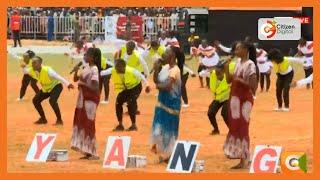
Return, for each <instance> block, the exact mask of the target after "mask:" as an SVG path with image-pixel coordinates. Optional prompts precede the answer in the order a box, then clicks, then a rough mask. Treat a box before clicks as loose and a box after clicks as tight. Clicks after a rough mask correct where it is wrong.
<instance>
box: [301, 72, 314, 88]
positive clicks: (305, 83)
mask: <svg viewBox="0 0 320 180" xmlns="http://www.w3.org/2000/svg"><path fill="white" fill-rule="evenodd" d="M312 81H313V74H311V75H310V76H308V77H307V78H305V79H301V80H299V81H297V87H301V86H304V85H307V84H310V83H312Z"/></svg>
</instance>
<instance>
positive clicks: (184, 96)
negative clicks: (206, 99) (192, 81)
mask: <svg viewBox="0 0 320 180" xmlns="http://www.w3.org/2000/svg"><path fill="white" fill-rule="evenodd" d="M188 77H189V73H187V74H184V75H182V78H181V82H182V83H181V96H182V100H183V102H184V104H188V103H189V101H188V94H187V88H186V84H187V81H188Z"/></svg>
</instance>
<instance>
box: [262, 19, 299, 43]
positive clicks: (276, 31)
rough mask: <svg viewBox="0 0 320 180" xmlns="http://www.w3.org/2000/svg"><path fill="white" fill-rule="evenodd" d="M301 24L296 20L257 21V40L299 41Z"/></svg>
mask: <svg viewBox="0 0 320 180" xmlns="http://www.w3.org/2000/svg"><path fill="white" fill-rule="evenodd" d="M300 37H301V22H300V20H299V19H297V18H292V17H279V18H260V19H259V20H258V38H259V39H260V40H299V39H300Z"/></svg>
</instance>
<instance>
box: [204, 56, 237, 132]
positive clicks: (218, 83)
mask: <svg viewBox="0 0 320 180" xmlns="http://www.w3.org/2000/svg"><path fill="white" fill-rule="evenodd" d="M225 62H226V61H219V63H218V64H217V65H216V66H215V68H214V70H212V72H211V73H210V74H209V73H208V71H201V72H200V74H199V75H200V76H210V90H211V92H212V93H213V96H214V100H213V101H212V102H211V104H210V106H209V109H208V117H209V120H210V123H211V125H212V126H213V130H212V132H211V135H218V134H220V130H219V127H218V124H217V119H216V114H217V113H218V111H219V109H220V108H221V107H222V109H221V116H222V117H223V120H224V122H225V124H226V125H227V126H228V102H229V96H230V91H231V88H230V84H228V82H227V80H226V75H225V72H224V64H225ZM229 68H230V67H229Z"/></svg>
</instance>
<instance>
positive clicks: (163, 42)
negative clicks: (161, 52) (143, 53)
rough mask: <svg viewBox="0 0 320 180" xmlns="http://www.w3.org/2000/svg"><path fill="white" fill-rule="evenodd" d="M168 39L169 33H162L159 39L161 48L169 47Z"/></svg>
mask: <svg viewBox="0 0 320 180" xmlns="http://www.w3.org/2000/svg"><path fill="white" fill-rule="evenodd" d="M168 40H169V39H168V38H167V33H166V32H165V31H161V32H160V37H159V39H158V42H159V44H160V46H167V45H168Z"/></svg>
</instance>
